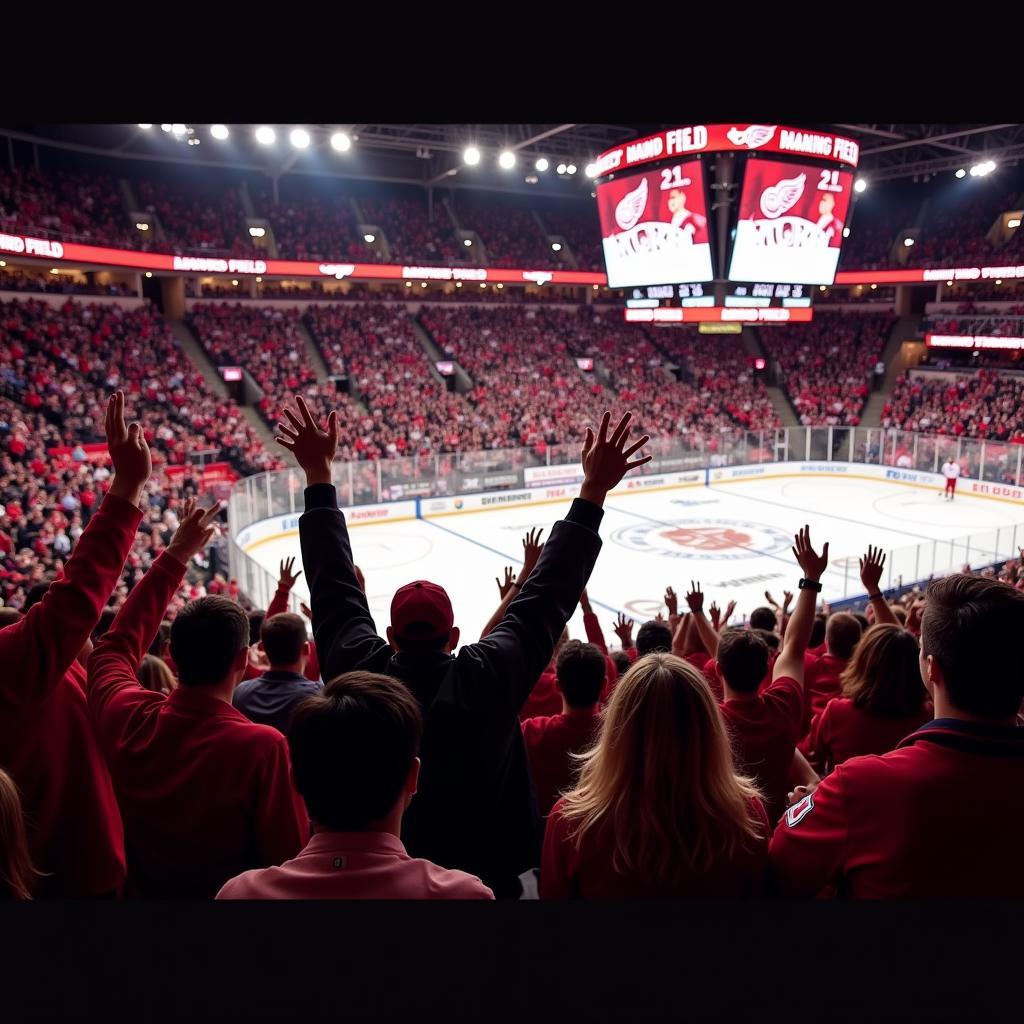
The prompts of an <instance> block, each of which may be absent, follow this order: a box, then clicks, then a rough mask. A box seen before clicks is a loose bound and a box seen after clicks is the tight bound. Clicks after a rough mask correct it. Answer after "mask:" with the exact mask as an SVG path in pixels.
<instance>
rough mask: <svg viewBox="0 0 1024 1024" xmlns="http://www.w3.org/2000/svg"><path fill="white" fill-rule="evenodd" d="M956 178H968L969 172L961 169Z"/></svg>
mask: <svg viewBox="0 0 1024 1024" xmlns="http://www.w3.org/2000/svg"><path fill="white" fill-rule="evenodd" d="M956 176H957V177H958V178H966V177H967V171H965V170H964V168H962V167H961V168H960V170H958V171H957V172H956Z"/></svg>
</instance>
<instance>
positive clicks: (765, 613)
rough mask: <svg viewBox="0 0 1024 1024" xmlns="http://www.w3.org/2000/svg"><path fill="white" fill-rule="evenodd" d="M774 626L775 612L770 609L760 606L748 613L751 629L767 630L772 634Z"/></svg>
mask: <svg viewBox="0 0 1024 1024" xmlns="http://www.w3.org/2000/svg"><path fill="white" fill-rule="evenodd" d="M775 625H776V623H775V612H773V611H772V610H771V608H766V607H764V606H763V605H762V606H761V607H760V608H755V609H754V610H753V611H752V612H751V613H750V628H751V629H767V630H768V631H769V632H774V630H775Z"/></svg>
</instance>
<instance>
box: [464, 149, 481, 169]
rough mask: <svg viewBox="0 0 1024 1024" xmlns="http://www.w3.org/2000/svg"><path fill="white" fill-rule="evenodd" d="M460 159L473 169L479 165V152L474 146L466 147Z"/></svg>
mask: <svg viewBox="0 0 1024 1024" xmlns="http://www.w3.org/2000/svg"><path fill="white" fill-rule="evenodd" d="M462 159H463V162H465V163H467V164H469V166H470V167H475V166H476V165H477V164H478V163H480V150H479V149H477V148H476V146H467V147H466V149H465V150H464V152H463V154H462Z"/></svg>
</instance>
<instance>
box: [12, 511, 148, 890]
mask: <svg viewBox="0 0 1024 1024" xmlns="http://www.w3.org/2000/svg"><path fill="white" fill-rule="evenodd" d="M141 521H142V512H141V511H140V510H139V509H137V508H136V507H135V506H134V505H132V504H131V503H130V502H127V501H124V500H123V499H122V498H119V497H117V496H116V495H113V494H108V495H107V496H106V497H105V498H104V499H103V504H102V505H101V506H100V507H99V509H98V510H97V512H96V514H95V515H94V516H93V517H92V518H91V519H90V520H89V525H88V526H87V527H86V528H85V531H84V532H83V533H82V536H81V537H80V538H79V540H78V545H77V546H76V548H75V552H74V554H73V555H72V556H71V558H70V559H69V560H68V563H67V565H66V566H65V567H64V574H63V576H62V577H61V579H59V580H57V581H55V582H54V583H53V584H52V585H51V586H50V589H49V590H48V591H47V593H46V596H45V597H44V598H43V599H42V601H40V602H39V603H38V604H36V605H34V606H33V607H32V608H30V609H29V611H28V613H27V614H26V615H25V617H24V618H23V619H21V620H20V621H18V622H15V623H13V624H12V625H10V626H6V627H5V628H4V629H0V666H2V667H0V764H2V765H3V766H4V768H5V769H6V770H7V772H8V773H9V774H10V775H11V777H12V778H13V779H14V781H15V783H16V784H17V786H18V789H19V790H20V791H21V798H22V803H23V805H24V811H25V819H26V822H27V824H28V842H29V848H30V851H31V853H32V859H33V862H34V863H35V866H36V868H37V869H38V870H39V871H45V872H47V875H45V876H43V877H42V878H40V879H39V881H38V883H37V885H36V887H35V894H36V895H37V896H41V897H46V896H60V897H80V896H97V895H102V894H107V893H111V892H114V891H116V890H118V889H120V887H121V884H122V883H123V881H124V874H125V860H124V835H123V830H122V827H121V817H120V815H119V814H118V810H117V803H116V801H115V799H114V790H113V788H112V786H111V784H110V774H109V772H108V771H107V766H106V764H105V763H104V761H103V756H102V754H101V753H100V750H99V747H98V746H97V743H96V738H95V736H94V735H93V731H92V727H91V724H90V721H89V709H88V707H87V705H86V698H85V692H84V690H83V689H82V687H81V685H80V684H79V683H78V682H76V681H75V675H76V669H77V666H76V664H75V658H76V657H77V655H78V652H79V651H80V650H81V648H82V645H83V644H84V643H85V642H86V640H88V639H89V634H90V633H91V632H92V631H93V629H94V628H95V626H96V623H97V622H98V621H99V617H100V612H101V611H102V609H103V606H104V605H105V604H106V602H107V599H108V598H109V597H110V595H111V593H112V592H113V590H114V587H115V586H116V585H117V581H118V579H119V577H120V575H121V571H122V570H123V569H124V563H125V559H126V558H127V557H128V552H129V551H130V550H131V546H132V541H133V540H134V538H135V531H136V529H137V528H138V525H139V523H140V522H141Z"/></svg>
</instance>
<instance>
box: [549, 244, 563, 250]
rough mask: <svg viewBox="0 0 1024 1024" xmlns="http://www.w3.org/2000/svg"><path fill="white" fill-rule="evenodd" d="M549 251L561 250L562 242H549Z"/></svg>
mask: <svg viewBox="0 0 1024 1024" xmlns="http://www.w3.org/2000/svg"><path fill="white" fill-rule="evenodd" d="M551 251H552V252H561V251H562V243H561V242H552V243H551Z"/></svg>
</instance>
